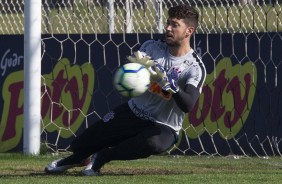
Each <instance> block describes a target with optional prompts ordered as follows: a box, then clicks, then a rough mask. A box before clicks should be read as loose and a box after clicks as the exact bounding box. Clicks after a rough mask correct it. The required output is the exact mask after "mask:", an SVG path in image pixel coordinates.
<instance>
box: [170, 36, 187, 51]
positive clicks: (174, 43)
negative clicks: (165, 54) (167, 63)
mask: <svg viewBox="0 0 282 184" xmlns="http://www.w3.org/2000/svg"><path fill="white" fill-rule="evenodd" d="M184 39H185V36H183V37H181V38H177V39H175V38H174V37H173V38H172V39H171V38H169V39H168V38H166V43H167V45H168V46H169V47H171V48H174V49H175V48H180V47H181V45H182V44H181V43H182V42H183V41H184Z"/></svg>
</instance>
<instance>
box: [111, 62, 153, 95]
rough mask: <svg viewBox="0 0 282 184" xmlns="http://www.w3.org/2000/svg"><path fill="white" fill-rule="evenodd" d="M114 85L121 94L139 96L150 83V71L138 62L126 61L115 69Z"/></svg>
mask: <svg viewBox="0 0 282 184" xmlns="http://www.w3.org/2000/svg"><path fill="white" fill-rule="evenodd" d="M114 85H115V87H116V89H117V90H118V92H119V93H120V94H121V95H123V96H128V97H135V96H139V95H141V94H143V93H144V92H145V91H146V90H147V89H148V87H149V85H150V73H149V71H148V70H147V69H146V68H145V67H144V66H143V65H141V64H139V63H127V64H125V65H122V66H121V67H120V68H119V69H118V70H117V71H116V73H115V75H114Z"/></svg>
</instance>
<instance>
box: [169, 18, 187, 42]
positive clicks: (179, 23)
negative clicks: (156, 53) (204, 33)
mask: <svg viewBox="0 0 282 184" xmlns="http://www.w3.org/2000/svg"><path fill="white" fill-rule="evenodd" d="M190 31H191V30H190V27H188V26H187V24H186V23H185V22H184V19H177V18H169V19H167V23H166V34H165V37H166V42H167V44H168V46H171V47H179V46H181V45H184V44H187V42H188V43H189V40H190V36H191V33H190Z"/></svg>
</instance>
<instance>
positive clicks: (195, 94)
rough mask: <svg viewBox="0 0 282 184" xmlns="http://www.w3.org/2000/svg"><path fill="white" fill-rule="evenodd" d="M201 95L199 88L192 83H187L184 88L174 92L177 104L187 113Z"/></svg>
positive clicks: (173, 95)
mask: <svg viewBox="0 0 282 184" xmlns="http://www.w3.org/2000/svg"><path fill="white" fill-rule="evenodd" d="M199 96H200V92H199V89H197V88H196V87H195V86H193V85H191V84H186V86H185V88H184V90H182V89H179V90H178V92H176V93H174V94H172V97H173V98H174V100H175V102H176V104H177V106H178V107H179V108H180V109H181V110H182V111H183V112H185V113H187V112H190V111H191V110H192V109H193V108H194V105H195V103H196V101H197V100H198V98H199Z"/></svg>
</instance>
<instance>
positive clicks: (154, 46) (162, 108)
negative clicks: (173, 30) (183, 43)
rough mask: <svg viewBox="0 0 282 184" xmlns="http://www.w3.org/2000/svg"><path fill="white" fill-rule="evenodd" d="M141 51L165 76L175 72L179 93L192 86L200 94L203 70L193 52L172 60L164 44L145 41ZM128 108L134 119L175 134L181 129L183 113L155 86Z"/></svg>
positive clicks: (152, 85) (204, 72) (135, 99)
mask: <svg viewBox="0 0 282 184" xmlns="http://www.w3.org/2000/svg"><path fill="white" fill-rule="evenodd" d="M140 51H141V52H143V53H144V54H145V55H148V56H150V57H151V59H152V60H154V61H155V62H157V63H159V64H160V65H162V66H163V67H164V69H165V70H166V72H167V74H168V75H169V74H170V72H171V70H172V68H174V69H175V68H177V70H178V76H177V78H176V81H177V84H178V86H179V87H180V88H181V89H182V90H184V87H185V85H186V84H191V85H193V86H195V87H196V88H197V89H199V92H200V93H201V91H202V87H203V84H204V80H205V77H206V70H205V66H204V64H203V62H202V60H201V59H200V57H199V56H198V55H197V54H196V53H195V51H194V50H193V49H191V50H190V51H189V52H188V53H187V54H186V55H184V56H181V57H175V56H172V55H170V53H169V52H168V47H167V44H166V43H165V42H164V41H160V40H158V41H155V40H148V41H146V42H145V43H143V44H142V46H141V48H140ZM128 105H129V107H130V108H131V110H132V111H133V112H134V114H135V115H136V116H137V117H140V118H142V119H145V120H151V121H153V122H157V123H161V124H165V125H167V126H169V127H171V128H173V129H174V130H175V131H176V132H178V131H179V130H180V129H181V127H182V122H183V120H184V116H185V113H184V112H183V111H182V110H181V109H180V108H179V107H178V106H177V104H176V102H175V101H174V99H173V98H172V96H171V94H169V95H167V94H166V95H165V94H164V93H163V92H162V90H161V87H160V86H159V85H158V84H157V83H156V82H152V83H151V86H150V87H149V90H147V91H146V92H145V93H144V94H142V95H141V96H138V97H134V98H132V99H130V100H129V101H128Z"/></svg>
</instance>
